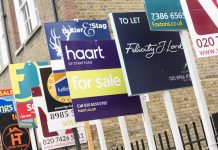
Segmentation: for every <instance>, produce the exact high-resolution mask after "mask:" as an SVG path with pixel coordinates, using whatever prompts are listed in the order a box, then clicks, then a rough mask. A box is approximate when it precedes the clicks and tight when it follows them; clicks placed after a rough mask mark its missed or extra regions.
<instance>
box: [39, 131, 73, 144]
mask: <svg viewBox="0 0 218 150" xmlns="http://www.w3.org/2000/svg"><path fill="white" fill-rule="evenodd" d="M73 141H74V136H73V134H71V135H65V136H58V137H54V138H49V139H46V140H43V145H50V144H55V143H56V144H57V143H60V142H73Z"/></svg>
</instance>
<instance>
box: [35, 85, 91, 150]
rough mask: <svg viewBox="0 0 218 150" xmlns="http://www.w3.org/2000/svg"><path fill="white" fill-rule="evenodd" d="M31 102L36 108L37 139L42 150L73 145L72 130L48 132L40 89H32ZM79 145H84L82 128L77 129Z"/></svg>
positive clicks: (84, 137)
mask: <svg viewBox="0 0 218 150" xmlns="http://www.w3.org/2000/svg"><path fill="white" fill-rule="evenodd" d="M32 96H33V101H34V104H35V108H36V117H37V121H38V124H39V126H38V129H37V133H38V139H39V142H40V143H41V146H42V149H43V150H49V149H56V148H61V147H66V146H70V145H75V141H74V135H73V132H72V129H68V130H59V131H53V132H51V131H49V126H48V118H49V114H48V112H47V108H46V104H45V99H44V97H43V96H42V93H41V89H40V87H35V88H32ZM78 134H79V140H80V143H86V142H87V140H86V136H85V130H84V128H83V127H80V128H78Z"/></svg>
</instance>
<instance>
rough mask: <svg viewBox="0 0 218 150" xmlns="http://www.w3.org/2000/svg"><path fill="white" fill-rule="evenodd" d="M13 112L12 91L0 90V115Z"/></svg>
mask: <svg viewBox="0 0 218 150" xmlns="http://www.w3.org/2000/svg"><path fill="white" fill-rule="evenodd" d="M14 111H15V108H14V96H13V92H12V89H7V90H0V114H3V113H9V112H14Z"/></svg>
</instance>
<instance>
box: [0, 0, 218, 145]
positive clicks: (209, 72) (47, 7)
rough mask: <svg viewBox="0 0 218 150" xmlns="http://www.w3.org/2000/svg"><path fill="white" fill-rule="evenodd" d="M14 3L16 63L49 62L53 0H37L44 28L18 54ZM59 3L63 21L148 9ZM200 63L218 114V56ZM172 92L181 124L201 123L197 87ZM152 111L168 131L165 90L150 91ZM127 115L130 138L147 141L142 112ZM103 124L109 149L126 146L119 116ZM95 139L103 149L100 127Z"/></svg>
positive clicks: (87, 0)
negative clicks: (48, 32)
mask: <svg viewBox="0 0 218 150" xmlns="http://www.w3.org/2000/svg"><path fill="white" fill-rule="evenodd" d="M12 2H13V1H12V0H4V8H5V10H6V15H7V27H8V31H9V41H10V47H11V52H12V59H13V63H17V62H26V61H29V60H31V61H39V60H41V61H44V60H47V61H49V55H48V50H47V45H46V41H45V34H44V31H43V23H45V22H52V21H54V17H53V14H52V9H51V3H50V0H37V6H38V12H39V17H40V20H41V23H42V24H41V27H39V29H38V30H37V31H36V33H35V34H34V35H33V36H32V37H31V39H30V40H29V41H28V42H27V43H26V44H25V45H24V46H23V47H21V51H20V52H19V53H18V54H17V55H15V52H16V50H17V49H18V48H19V47H20V43H19V38H18V37H19V36H18V31H17V28H16V19H15V15H14V14H13V13H14V12H13V5H12V4H13V3H12ZM56 5H57V13H58V20H60V21H61V20H72V19H75V18H77V19H107V20H108V21H109V17H108V14H109V13H111V12H127V11H143V10H144V4H143V0H95V1H93V0H56ZM109 23H110V22H109ZM111 34H112V32H111ZM112 37H113V34H112ZM196 62H197V66H198V70H199V73H200V78H201V79H202V86H203V89H204V93H205V96H206V100H207V104H208V108H209V111H210V114H212V113H215V112H217V111H218V110H217V108H218V102H217V97H218V94H217V93H218V71H217V70H218V58H217V57H210V58H202V59H196ZM10 87H11V85H10V80H9V73H8V69H6V71H5V72H4V73H2V74H1V75H0V89H4V88H10ZM170 93H171V96H172V101H173V105H174V108H175V112H176V116H177V119H178V124H179V125H183V124H185V123H191V122H193V121H196V122H199V111H198V107H197V103H196V98H195V95H194V92H193V88H191V87H190V88H183V89H176V90H171V91H170ZM148 110H149V114H150V118H151V123H152V128H153V131H154V133H155V135H156V134H157V133H160V132H163V131H165V130H167V131H170V128H169V123H168V118H167V113H166V109H165V105H164V101H163V98H162V92H156V93H152V94H150V102H149V103H148ZM125 118H126V122H127V128H128V132H129V136H130V140H131V141H136V140H140V139H144V140H145V143H146V136H145V131H144V127H143V122H142V118H141V115H133V116H127V117H125ZM102 124H103V129H104V132H105V138H106V142H107V146H108V148H111V147H113V146H115V145H122V144H123V142H122V138H121V133H120V129H119V124H118V120H117V118H110V119H102ZM197 126H198V127H200V123H198V124H197ZM201 134H202V133H201ZM93 138H94V139H95V148H96V149H100V147H99V142H98V137H97V133H96V130H93ZM171 138H172V136H171ZM85 147H87V145H84V148H83V149H87V148H85Z"/></svg>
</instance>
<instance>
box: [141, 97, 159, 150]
mask: <svg viewBox="0 0 218 150" xmlns="http://www.w3.org/2000/svg"><path fill="white" fill-rule="evenodd" d="M140 99H141V104H142V110H143V115H142V118H143V123H144V127H145V134H146V137H147V141H148V146H149V149H152V150H157V148H156V145H155V141H154V134H153V131H152V127H151V122H150V117H149V114H148V108H147V104H146V102H145V100H144V96H143V95H140Z"/></svg>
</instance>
